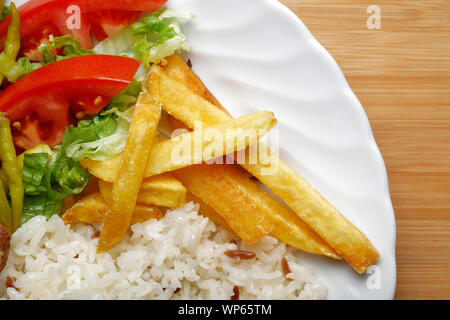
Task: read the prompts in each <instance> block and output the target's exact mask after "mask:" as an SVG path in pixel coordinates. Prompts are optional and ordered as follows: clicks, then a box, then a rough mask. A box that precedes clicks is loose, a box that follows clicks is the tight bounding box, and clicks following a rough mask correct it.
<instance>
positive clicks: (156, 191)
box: [138, 173, 186, 208]
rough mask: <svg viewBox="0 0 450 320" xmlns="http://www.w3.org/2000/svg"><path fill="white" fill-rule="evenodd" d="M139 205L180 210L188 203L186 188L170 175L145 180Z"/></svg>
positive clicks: (140, 193) (139, 197)
mask: <svg viewBox="0 0 450 320" xmlns="http://www.w3.org/2000/svg"><path fill="white" fill-rule="evenodd" d="M138 203H144V204H155V205H158V206H161V207H167V208H179V207H182V206H184V205H185V203H186V188H185V187H184V186H183V184H182V183H181V182H180V181H178V180H177V179H175V178H174V177H172V176H171V175H169V174H165V173H163V174H161V175H157V176H153V177H149V178H145V179H144V181H142V184H141V191H140V192H139V196H138Z"/></svg>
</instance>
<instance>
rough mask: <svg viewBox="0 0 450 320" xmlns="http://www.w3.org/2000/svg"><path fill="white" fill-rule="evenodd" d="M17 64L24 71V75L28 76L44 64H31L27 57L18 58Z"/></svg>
mask: <svg viewBox="0 0 450 320" xmlns="http://www.w3.org/2000/svg"><path fill="white" fill-rule="evenodd" d="M17 63H18V64H20V65H21V66H22V67H23V68H24V69H25V74H28V73H30V72H32V71H34V70H36V69H39V68H40V67H42V66H44V64H43V63H40V62H31V61H30V59H28V58H27V57H22V58H20V59H19V60H17Z"/></svg>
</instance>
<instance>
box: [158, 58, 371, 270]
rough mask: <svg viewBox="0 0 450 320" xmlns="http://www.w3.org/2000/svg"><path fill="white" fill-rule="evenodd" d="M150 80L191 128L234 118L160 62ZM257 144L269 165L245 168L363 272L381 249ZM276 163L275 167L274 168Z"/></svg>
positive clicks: (169, 109) (171, 110) (160, 97)
mask: <svg viewBox="0 0 450 320" xmlns="http://www.w3.org/2000/svg"><path fill="white" fill-rule="evenodd" d="M185 70H186V69H185ZM149 79H150V80H149V92H150V93H151V94H152V95H153V96H155V97H156V98H157V99H158V100H160V101H161V102H162V104H163V105H164V108H165V110H166V111H167V112H168V113H169V114H171V115H172V116H174V117H175V118H177V119H178V120H180V121H182V122H183V123H184V124H185V125H187V126H188V127H190V128H193V126H194V122H195V121H198V120H199V119H201V121H203V122H204V123H205V124H207V125H214V124H217V123H221V122H225V121H229V119H230V118H231V116H230V115H229V114H228V113H226V112H224V111H222V110H221V109H220V108H218V107H216V106H215V105H213V104H212V103H211V102H209V101H208V100H206V99H204V98H202V97H201V96H199V95H196V94H194V93H193V92H192V91H191V90H190V89H189V88H188V87H186V86H185V85H184V84H182V83H181V82H179V81H176V80H174V79H171V78H170V77H169V76H168V75H166V74H165V73H164V70H163V68H162V67H161V66H159V65H153V66H152V68H151V71H150V77H149ZM258 147H259V148H263V149H265V150H264V152H263V154H268V157H269V159H270V161H269V162H268V164H267V165H263V164H261V163H258V164H251V163H245V164H242V166H243V168H245V169H246V170H247V171H248V172H249V173H251V174H252V175H254V176H255V177H256V178H258V180H259V181H261V182H262V183H263V184H264V185H266V186H267V187H268V188H269V189H270V190H271V191H272V192H274V193H275V194H276V195H278V196H279V197H280V198H281V199H282V200H283V201H284V202H286V204H287V205H288V206H290V207H291V208H292V210H294V212H295V213H296V214H297V215H298V216H299V217H300V218H301V219H302V220H303V221H304V222H306V223H307V224H308V225H309V226H310V227H311V228H312V229H313V230H314V231H316V232H317V234H318V235H319V236H320V237H322V238H323V239H324V240H325V241H326V242H327V243H328V244H329V245H330V246H331V247H333V249H334V250H336V252H337V253H338V254H339V255H341V256H342V257H343V258H344V259H345V260H347V262H348V263H349V264H350V265H351V266H352V267H353V268H354V269H355V270H356V271H358V272H359V273H364V272H365V271H366V270H367V267H369V266H370V265H372V264H373V263H374V262H375V261H376V260H377V259H378V252H377V250H376V249H375V248H374V247H373V245H372V244H371V243H370V241H369V240H368V239H367V237H366V236H365V235H364V234H363V233H362V232H361V231H359V230H358V229H357V228H356V227H355V226H354V225H353V224H352V223H351V222H350V221H348V220H347V219H346V218H345V217H344V216H343V215H342V214H341V213H340V212H339V211H338V210H337V209H336V208H334V207H333V206H332V205H331V204H330V203H329V202H328V201H327V200H326V199H325V198H324V197H323V196H322V195H320V194H319V193H318V192H317V191H316V190H315V189H314V188H313V187H311V186H310V185H309V184H308V182H306V181H305V179H304V178H303V177H302V176H301V175H300V174H298V173H297V172H296V171H295V170H293V169H292V168H290V167H289V166H288V165H287V164H286V163H284V162H283V161H282V160H280V159H278V157H277V156H276V155H275V154H273V153H271V152H270V150H269V149H268V148H267V147H266V146H265V145H264V144H262V143H260V144H258ZM274 164H276V168H275V169H274V168H272V167H271V166H273V165H274ZM268 172H269V173H270V174H267V173H268ZM287 186H288V187H287Z"/></svg>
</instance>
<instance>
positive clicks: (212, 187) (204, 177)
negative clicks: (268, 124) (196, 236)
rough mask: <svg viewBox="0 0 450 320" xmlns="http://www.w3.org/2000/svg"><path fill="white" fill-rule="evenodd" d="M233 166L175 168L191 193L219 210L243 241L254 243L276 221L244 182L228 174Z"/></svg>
mask: <svg viewBox="0 0 450 320" xmlns="http://www.w3.org/2000/svg"><path fill="white" fill-rule="evenodd" d="M231 169H232V167H231V166H228V165H220V164H212V165H207V164H200V165H194V166H191V167H187V168H183V169H180V170H177V171H174V175H175V176H176V177H177V178H178V179H179V180H180V181H181V182H182V183H183V184H184V185H185V186H186V187H187V189H188V191H189V192H191V193H192V194H193V195H195V196H196V197H198V198H200V199H202V200H203V201H204V202H205V203H206V204H208V205H209V206H210V207H212V208H213V209H214V210H215V211H217V213H219V214H220V215H221V216H222V217H223V219H224V220H225V221H226V222H227V224H228V225H229V226H230V227H231V229H232V230H233V231H234V232H235V233H236V234H237V235H238V236H239V237H240V238H241V239H242V240H244V241H245V242H246V243H248V244H254V243H256V242H257V241H259V240H261V239H262V238H264V237H265V236H266V235H268V234H269V233H270V232H271V231H272V230H273V223H272V221H271V220H270V219H269V218H268V217H267V215H266V213H265V212H263V211H262V210H260V208H259V206H258V203H257V202H256V201H254V199H253V197H252V195H251V194H249V193H248V192H247V188H240V187H239V186H240V185H241V183H242V181H235V180H233V178H235V176H233V175H230V174H227V173H228V171H229V170H231ZM220 187H222V188H220Z"/></svg>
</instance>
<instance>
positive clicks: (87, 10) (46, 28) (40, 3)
mask: <svg viewBox="0 0 450 320" xmlns="http://www.w3.org/2000/svg"><path fill="white" fill-rule="evenodd" d="M166 2H167V0H30V1H28V2H26V3H25V4H23V5H21V6H20V7H19V8H18V11H19V14H20V20H21V28H20V34H21V37H22V39H23V40H22V53H23V54H25V55H26V56H28V57H29V58H30V59H36V58H39V57H40V55H39V54H37V52H36V50H37V48H38V46H39V44H40V43H41V42H42V41H45V39H48V35H49V34H53V35H54V36H55V37H56V36H62V35H66V34H71V35H72V36H74V37H75V38H76V39H77V40H78V42H79V43H80V46H81V47H82V48H84V49H91V48H92V38H91V31H92V33H94V34H95V36H96V37H98V39H97V40H99V41H101V40H103V39H105V38H106V37H111V36H113V35H114V34H115V33H117V32H118V31H120V30H121V29H123V28H124V27H126V26H127V25H129V24H130V23H132V22H134V21H136V20H137V19H139V16H140V14H141V13H142V12H153V11H155V10H157V9H159V8H161V7H162V6H163V5H164V3H166ZM77 8H79V10H78V9H77ZM78 11H79V13H80V14H79V18H80V19H77V16H76V15H77V14H78ZM10 20H11V18H10V17H7V18H6V19H5V20H3V21H2V22H1V23H0V49H2V48H3V45H4V41H5V37H6V32H7V30H8V26H9V23H10ZM77 22H79V25H78V24H77ZM74 26H75V27H74Z"/></svg>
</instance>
